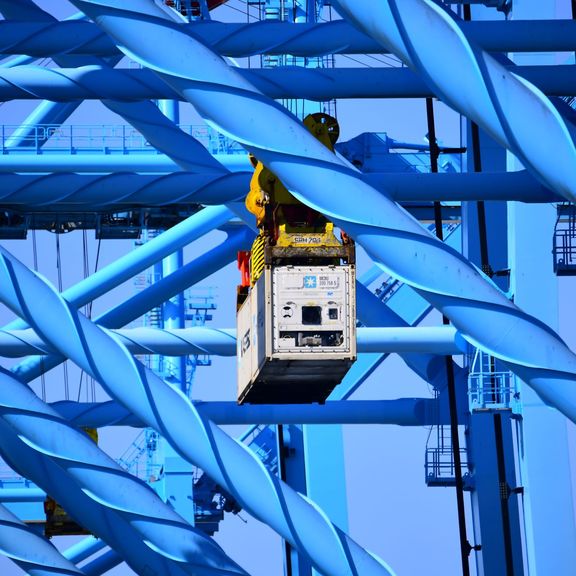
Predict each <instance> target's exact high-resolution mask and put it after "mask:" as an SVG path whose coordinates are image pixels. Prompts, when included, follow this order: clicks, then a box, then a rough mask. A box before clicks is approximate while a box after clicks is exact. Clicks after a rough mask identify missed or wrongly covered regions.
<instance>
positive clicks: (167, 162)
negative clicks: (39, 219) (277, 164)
mask: <svg viewBox="0 0 576 576" xmlns="http://www.w3.org/2000/svg"><path fill="white" fill-rule="evenodd" d="M214 159H215V160H216V161H217V162H219V163H220V164H222V165H223V166H224V168H226V169H227V170H230V171H231V172H238V171H243V172H245V171H248V170H251V169H252V166H251V165H250V161H249V159H248V155H247V154H216V155H215V156H214ZM180 170H182V168H180V167H179V166H178V164H176V162H175V161H174V160H171V159H170V158H169V157H168V156H165V155H164V154H127V155H123V154H103V155H96V154H78V155H70V154H61V153H45V154H41V155H36V154H32V153H27V154H18V153H14V152H12V153H9V154H3V155H2V156H0V172H35V173H46V172H70V171H74V172H122V171H133V172H140V173H148V174H150V173H153V174H158V173H160V174H162V173H165V172H174V171H180ZM202 172H203V170H202ZM209 173H210V172H209ZM224 174H225V172H223V174H222V175H224Z"/></svg>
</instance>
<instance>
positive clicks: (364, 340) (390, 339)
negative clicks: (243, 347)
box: [0, 326, 467, 358]
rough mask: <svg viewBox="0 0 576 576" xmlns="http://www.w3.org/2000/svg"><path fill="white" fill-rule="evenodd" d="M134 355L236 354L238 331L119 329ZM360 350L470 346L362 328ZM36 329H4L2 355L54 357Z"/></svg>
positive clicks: (441, 336)
mask: <svg viewBox="0 0 576 576" xmlns="http://www.w3.org/2000/svg"><path fill="white" fill-rule="evenodd" d="M114 333H115V334H116V337H117V338H118V339H119V340H120V342H122V343H123V344H124V345H125V346H126V348H127V349H128V350H129V351H130V352H131V353H132V354H160V355H162V356H187V355H190V354H208V355H210V356H235V355H236V330H235V329H231V328H208V327H202V326H197V327H194V328H185V329H180V330H178V329H164V330H162V329H159V328H132V329H127V330H115V331H114ZM357 348H358V352H359V353H363V352H368V353H369V352H382V353H384V352H387V353H394V352H396V353H399V354H401V353H421V352H422V353H428V354H443V355H446V354H462V353H465V352H466V349H467V344H466V342H465V341H464V340H463V339H462V337H460V336H459V335H458V334H457V333H456V330H455V329H454V328H453V327H450V326H444V327H440V326H436V327H415V328H412V327H410V328H374V327H373V328H358V337H357ZM54 352H55V350H53V349H51V348H50V347H47V346H46V345H45V344H44V343H43V342H42V340H41V339H40V338H39V337H38V336H36V334H35V333H34V331H33V330H16V331H7V330H0V356H6V357H12V358H15V357H18V356H27V355H31V354H50V353H54Z"/></svg>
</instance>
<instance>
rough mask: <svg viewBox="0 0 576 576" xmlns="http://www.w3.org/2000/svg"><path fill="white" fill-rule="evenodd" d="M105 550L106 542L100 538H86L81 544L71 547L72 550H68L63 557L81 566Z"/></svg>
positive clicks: (77, 543)
mask: <svg viewBox="0 0 576 576" xmlns="http://www.w3.org/2000/svg"><path fill="white" fill-rule="evenodd" d="M104 548H106V542H104V541H102V540H100V538H94V536H86V537H85V538H83V539H82V540H80V541H79V542H76V544H73V545H72V546H70V548H66V550H65V551H64V552H63V553H62V555H63V556H64V557H65V558H68V560H70V562H73V563H74V564H79V563H80V562H83V561H84V560H86V558H90V556H92V555H93V554H96V552H100V550H103V549H104Z"/></svg>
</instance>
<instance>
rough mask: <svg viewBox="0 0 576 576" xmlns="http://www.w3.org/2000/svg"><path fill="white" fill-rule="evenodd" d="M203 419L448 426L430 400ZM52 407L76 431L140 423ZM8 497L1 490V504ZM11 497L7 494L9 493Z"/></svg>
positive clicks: (212, 405) (86, 408)
mask: <svg viewBox="0 0 576 576" xmlns="http://www.w3.org/2000/svg"><path fill="white" fill-rule="evenodd" d="M194 406H195V408H196V409H197V410H198V412H199V414H200V415H201V416H202V418H205V419H209V420H212V421H213V422H214V423H215V424H395V425H397V426H429V425H431V424H447V423H448V418H447V417H446V416H447V415H446V414H445V413H441V414H439V413H438V405H437V402H436V401H435V400H432V399H430V398H400V399H397V400H346V401H338V400H334V401H329V402H326V403H325V404H323V405H318V404H273V405H266V404H246V405H243V406H239V405H238V404H237V403H236V402H194ZM51 407H52V408H53V409H54V410H56V411H57V412H58V413H59V414H61V415H62V416H63V417H64V418H66V420H68V421H69V422H71V423H72V424H74V425H75V426H88V427H95V428H101V427H103V426H133V427H135V428H141V427H143V426H144V424H143V422H142V421H141V420H139V419H138V418H137V417H136V416H134V415H133V414H132V413H130V412H129V411H128V410H127V409H126V408H124V407H123V406H121V405H120V404H118V403H117V402H115V401H112V400H111V401H108V402H96V403H89V402H85V403H82V402H71V401H59V402H54V403H53V404H51ZM6 492H7V491H6V490H4V491H2V490H0V501H3V500H4V498H5V493H6ZM8 496H10V493H8Z"/></svg>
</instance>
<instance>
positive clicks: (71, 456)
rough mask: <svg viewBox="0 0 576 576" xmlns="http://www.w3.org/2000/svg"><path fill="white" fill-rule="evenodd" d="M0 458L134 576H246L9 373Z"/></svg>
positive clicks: (0, 401)
mask: <svg viewBox="0 0 576 576" xmlns="http://www.w3.org/2000/svg"><path fill="white" fill-rule="evenodd" d="M0 380H1V384H2V386H1V387H0V388H1V390H0V430H1V432H2V434H0V452H1V453H2V456H3V457H4V458H5V459H6V460H7V462H17V466H18V471H19V472H21V473H23V474H24V475H25V476H26V477H27V478H30V479H31V480H33V481H34V482H35V483H36V484H38V485H39V486H40V487H42V488H43V489H44V490H46V492H47V493H49V494H51V495H52V496H53V497H54V498H55V499H56V500H57V501H58V502H59V503H60V504H61V505H63V506H64V508H65V509H67V510H69V511H70V513H71V514H72V515H73V517H74V518H75V519H77V520H78V521H79V522H80V523H81V524H82V525H83V526H84V527H86V528H88V529H89V530H91V531H92V532H93V533H94V534H96V535H98V536H99V537H101V538H102V539H103V540H105V541H106V542H107V543H108V544H110V545H111V546H113V547H114V548H115V549H117V550H118V551H120V552H121V554H122V556H123V557H124V558H125V559H126V561H127V562H128V563H130V565H131V566H132V567H133V568H134V569H135V570H136V571H137V572H139V571H142V570H144V569H145V567H146V565H149V566H150V568H153V569H155V570H158V573H161V574H164V573H166V574H189V575H190V576H193V575H196V574H206V575H207V576H208V575H210V574H213V573H215V572H216V573H218V574H220V573H221V571H223V572H224V573H225V574H246V573H245V572H244V571H243V570H242V569H241V568H240V567H239V566H238V565H236V564H235V563H234V562H233V561H231V560H230V559H228V558H227V556H226V555H225V554H224V553H223V551H222V550H221V549H220V547H219V546H218V545H217V544H216V543H214V542H213V541H212V540H211V539H209V538H208V537H206V536H205V535H204V534H203V533H201V532H196V531H195V529H194V528H192V527H191V526H190V525H189V524H187V523H186V522H185V521H184V520H182V518H181V517H180V516H179V515H178V514H176V513H175V512H174V511H173V510H172V508H171V507H170V506H168V505H166V504H164V503H163V502H162V501H161V500H160V499H159V498H158V497H157V496H156V494H155V493H154V492H153V491H152V490H151V489H150V488H149V487H148V486H147V485H146V484H144V483H143V482H141V481H140V480H138V479H136V478H135V477H133V476H132V475H130V474H129V473H128V472H125V471H124V470H122V469H121V468H120V467H119V466H118V465H117V464H116V463H115V462H114V461H113V460H112V459H111V458H110V457H108V456H107V455H106V454H105V453H104V452H102V451H101V450H100V449H99V448H98V446H96V445H95V444H94V442H93V441H92V440H91V439H90V438H89V437H88V436H87V435H86V434H83V433H82V432H80V431H78V430H77V429H75V428H73V427H72V426H70V424H68V423H67V422H66V421H65V420H63V419H61V418H60V417H59V416H58V415H57V413H55V412H54V411H53V410H51V409H50V408H49V407H48V406H46V405H45V404H44V403H43V402H42V401H41V400H40V399H39V398H37V397H36V396H35V395H34V393H33V392H32V391H31V390H30V389H29V388H27V387H26V386H25V385H24V384H21V383H20V382H18V381H17V380H15V379H14V378H13V377H11V376H10V375H9V373H8V372H5V371H2V372H1V373H0Z"/></svg>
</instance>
